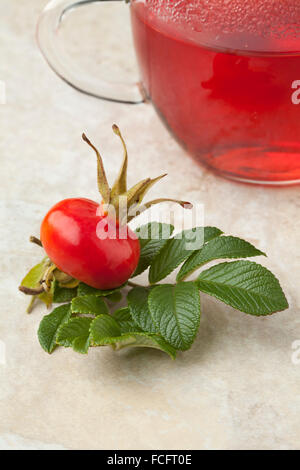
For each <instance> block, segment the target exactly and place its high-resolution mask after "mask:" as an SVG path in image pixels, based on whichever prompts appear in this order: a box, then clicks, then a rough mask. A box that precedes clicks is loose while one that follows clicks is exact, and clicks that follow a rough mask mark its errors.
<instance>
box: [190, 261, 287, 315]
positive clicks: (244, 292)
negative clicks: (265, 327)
mask: <svg viewBox="0 0 300 470" xmlns="http://www.w3.org/2000/svg"><path fill="white" fill-rule="evenodd" d="M196 284H197V286H198V288H199V289H200V290H201V291H202V292H205V293H206V294H209V295H212V296H213V297H216V298H217V299H219V300H221V301H222V302H225V303H226V304H228V305H231V307H234V308H236V309H238V310H240V311H242V312H245V313H250V314H252V315H269V314H271V313H275V312H278V311H281V310H284V309H286V308H287V307H288V303H287V300H286V298H285V295H284V293H283V291H282V289H281V287H280V284H279V282H278V280H277V279H276V277H275V276H274V274H272V273H271V272H270V271H268V269H267V268H265V267H263V266H261V265H259V264H256V263H254V262H252V261H234V262H231V263H220V264H217V265H216V266H213V267H211V268H210V269H207V270H205V271H203V272H201V274H200V276H199V277H198V279H197V281H196Z"/></svg>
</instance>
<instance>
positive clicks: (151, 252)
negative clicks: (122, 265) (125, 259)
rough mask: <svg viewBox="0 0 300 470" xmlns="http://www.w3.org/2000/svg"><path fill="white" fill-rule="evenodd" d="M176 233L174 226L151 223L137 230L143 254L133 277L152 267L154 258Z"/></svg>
mask: <svg viewBox="0 0 300 470" xmlns="http://www.w3.org/2000/svg"><path fill="white" fill-rule="evenodd" d="M173 231H174V227H173V225H169V224H162V223H159V222H151V223H149V224H146V225H142V226H141V227H139V228H137V229H136V231H135V232H136V234H137V236H138V237H139V240H140V246H141V254H140V260H139V264H138V266H137V268H136V270H135V272H134V274H133V275H132V276H131V277H135V276H138V275H139V274H141V273H142V272H144V271H145V269H147V268H148V266H150V264H151V263H152V260H153V259H154V257H155V256H156V255H157V254H158V253H159V251H160V250H161V249H162V247H163V246H164V245H165V244H166V242H167V241H168V239H169V238H170V236H171V235H172V233H173Z"/></svg>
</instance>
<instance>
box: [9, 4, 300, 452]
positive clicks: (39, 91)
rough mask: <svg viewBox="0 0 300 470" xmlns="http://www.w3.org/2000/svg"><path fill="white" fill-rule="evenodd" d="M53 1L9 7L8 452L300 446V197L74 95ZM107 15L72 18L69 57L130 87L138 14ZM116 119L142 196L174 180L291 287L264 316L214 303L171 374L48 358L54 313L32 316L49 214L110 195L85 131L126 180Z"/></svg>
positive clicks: (147, 354) (103, 356)
mask: <svg viewBox="0 0 300 470" xmlns="http://www.w3.org/2000/svg"><path fill="white" fill-rule="evenodd" d="M45 3H46V2H45V1H40V0H26V2H25V1H20V0H1V1H0V80H2V81H5V83H6V92H7V102H6V104H5V105H0V160H1V185H0V204H1V228H0V244H1V245H0V250H1V253H0V255H1V256H0V275H1V282H0V291H1V315H0V340H1V341H2V342H3V343H1V344H2V345H3V344H5V347H6V364H0V382H1V386H0V447H3V448H41V449H45V448H70V449H76V448H81V449H87V448H92V449H108V448H112V449H134V448H145V449H166V448H168V449H176V448H181V449H195V448H196V449H232V448H234V449H267V448H268V449H277V448H280V449H296V448H299V435H300V421H299V417H300V416H299V415H300V393H299V392H300V364H299V365H296V364H293V363H292V360H291V357H292V353H293V349H292V343H293V342H294V341H295V340H300V319H299V318H300V317H299V304H300V294H299V281H300V275H299V261H300V260H299V242H300V235H299V234H300V226H299V208H300V198H299V187H290V188H281V189H271V188H270V189H266V188H259V187H251V186H246V185H240V184H235V183H232V182H229V181H226V180H223V179H220V178H218V177H216V176H214V175H212V174H211V173H208V172H206V170H203V169H202V168H200V167H198V166H196V165H195V164H194V163H193V161H192V160H191V159H189V158H188V157H187V156H186V155H185V154H184V151H183V150H182V149H181V148H179V146H178V145H177V144H176V142H175V141H174V140H173V139H172V137H171V136H170V135H169V134H168V132H167V130H166V129H165V128H164V126H163V124H162V123H161V122H160V120H159V118H158V117H157V116H156V114H155V112H154V110H153V108H152V107H151V105H141V106H131V107H130V106H125V105H119V104H113V103H109V102H104V101H99V100H96V99H93V98H90V97H87V96H84V95H82V94H80V93H78V92H76V91H75V90H73V89H72V88H70V87H68V86H67V85H66V84H65V83H63V82H62V81H61V80H60V79H59V78H58V77H57V76H56V75H55V74H54V73H53V72H52V71H51V70H50V69H49V67H48V66H47V64H46V63H45V61H44V59H43V58H42V56H41V54H40V52H39V50H38V48H37V46H36V43H35V38H34V33H35V25H36V22H37V18H38V15H39V13H40V11H41V10H42V8H43V6H44V5H45ZM98 8H99V7H98ZM118 8H119V9H118ZM102 14H103V15H104V17H103V19H104V23H103V21H101V19H100V11H99V10H97V12H96V11H95V10H94V11H93V12H92V13H91V11H90V12H88V11H84V12H83V13H82V15H83V16H82V18H83V19H84V22H83V21H79V19H78V18H79V17H78V15H77V16H76V14H75V16H74V24H75V23H76V22H77V23H76V28H75V30H74V28H73V29H72V28H71V26H70V24H71V23H70V24H69V20H67V23H66V27H65V29H64V31H63V35H65V40H66V41H67V40H68V44H69V46H68V50H69V53H70V54H72V55H73V57H74V59H76V60H77V61H78V63H79V64H80V66H82V67H85V68H86V69H87V70H89V71H90V72H93V73H97V70H98V68H97V67H99V64H101V62H103V61H105V60H106V59H108V58H110V56H111V57H112V58H113V59H114V62H115V63H117V64H119V66H120V67H121V69H124V70H125V72H126V73H128V75H129V74H130V71H131V67H132V66H131V56H130V54H129V52H128V51H129V49H130V44H129V39H126V38H125V36H126V34H125V33H126V28H125V33H124V34H125V36H124V37H123V29H124V25H125V24H126V21H127V15H126V7H124V8H122V7H121V8H120V7H119V6H114V7H113V9H111V10H107V9H105V12H102V11H101V15H102ZM109 20H110V21H109ZM127 30H128V28H127ZM121 33H122V40H121V41H120V36H119V34H121ZM79 39H81V40H79ZM105 41H107V44H106V43H105ZM116 41H117V44H122V47H118V46H116ZM127 41H128V42H127ZM98 45H99V46H101V47H99V49H101V50H102V49H104V50H105V51H106V52H104V54H102V55H101V54H100V50H99V58H98V59H97V60H96V61H94V60H93V57H94V56H93V54H94V52H93V51H97V46H98ZM108 45H109V46H110V47H111V48H112V53H110V52H109V53H108V52H107V51H109V50H110V49H105V47H104V46H108ZM92 47H93V48H94V49H92ZM115 121H116V122H117V123H118V124H119V126H120V127H121V129H122V130H123V133H124V136H125V138H126V140H127V142H128V148H129V152H130V157H131V159H130V170H131V183H133V182H135V181H136V180H137V179H138V178H143V177H145V176H156V175H157V174H161V173H163V172H167V173H168V174H169V176H168V179H166V181H165V186H164V189H163V190H161V188H162V183H161V185H160V186H157V188H154V189H153V190H152V195H153V197H157V196H158V195H159V194H160V193H161V191H163V193H164V194H165V195H166V196H176V197H179V198H183V199H186V200H191V201H193V202H196V203H197V202H198V203H202V204H204V208H205V222H206V224H212V225H216V226H219V227H220V228H222V229H223V230H224V232H227V233H230V234H234V235H237V236H241V237H245V238H247V239H248V240H249V241H250V242H252V243H255V244H256V245H257V246H258V248H260V249H261V250H263V251H267V253H268V255H269V257H268V259H266V260H262V262H263V263H264V264H265V265H266V266H268V267H269V268H271V269H272V271H274V272H275V273H276V274H277V276H278V277H279V278H280V280H281V283H282V286H283V288H284V290H285V292H286V293H287V296H288V300H289V302H290V305H291V308H290V309H289V311H287V312H284V313H280V314H277V315H274V316H272V317H269V318H261V319H260V318H252V317H251V316H247V315H244V314H242V313H239V312H236V311H234V310H233V309H231V308H230V307H227V306H224V305H222V304H220V303H218V302H217V301H215V300H214V299H212V298H209V297H208V296H204V295H203V297H202V310H203V314H202V321H201V322H202V325H201V328H200V332H199V335H198V337H197V340H196V342H195V344H194V346H193V347H192V349H191V350H190V351H188V352H186V353H185V354H179V357H178V359H177V360H176V361H175V362H172V361H171V360H170V359H169V358H168V357H167V356H165V355H163V354H162V353H160V352H158V351H152V350H135V351H130V352H124V353H120V354H114V353H113V352H112V351H111V350H106V349H104V348H103V349H95V350H93V351H91V353H89V355H88V356H80V355H76V354H75V353H73V352H72V351H70V350H68V349H66V350H63V349H61V350H57V351H55V353H54V354H53V355H52V356H48V355H47V354H46V353H45V352H44V351H43V350H42V349H41V348H40V346H39V344H38V341H37V337H36V330H37V327H38V324H39V321H40V319H41V316H42V313H43V311H44V309H43V308H42V307H41V308H37V309H35V310H34V312H33V313H32V315H30V316H26V315H25V314H24V310H25V307H26V301H27V299H26V298H25V297H24V296H23V295H22V294H21V293H18V291H17V286H18V282H19V280H20V278H21V277H22V275H23V274H24V273H25V271H26V269H28V268H29V267H30V266H31V265H32V264H33V263H34V262H35V261H38V260H39V259H40V257H41V254H40V251H39V248H38V247H35V246H33V245H30V244H29V243H28V242H27V239H28V236H29V235H30V234H36V235H38V232H39V223H40V220H41V217H42V216H43V214H44V213H45V211H46V210H47V209H48V208H49V207H50V206H51V205H53V204H54V203H55V202H57V201H58V200H59V199H61V198H64V197H69V196H86V197H91V198H94V199H95V198H97V197H98V196H97V192H96V181H95V160H94V158H93V155H91V153H90V151H89V149H88V148H87V147H86V146H85V145H84V144H83V143H82V141H81V138H80V135H81V132H82V131H83V130H84V131H85V132H87V133H88V135H89V136H90V137H91V138H92V139H93V140H94V141H95V143H97V144H98V145H99V146H100V147H101V149H102V154H103V155H104V159H105V163H106V166H107V168H108V173H109V176H110V177H111V178H112V177H113V176H114V175H115V174H116V173H117V167H118V165H119V163H120V159H121V154H120V152H121V150H120V143H119V142H118V140H117V139H116V138H115V137H114V136H113V134H112V132H111V124H112V123H113V122H115Z"/></svg>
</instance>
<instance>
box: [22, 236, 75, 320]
mask: <svg viewBox="0 0 300 470" xmlns="http://www.w3.org/2000/svg"><path fill="white" fill-rule="evenodd" d="M29 241H30V242H31V243H35V244H36V245H38V246H40V247H43V245H42V242H41V240H39V239H38V238H37V237H34V236H31V237H30V238H29ZM40 266H41V270H40V276H39V279H36V286H34V287H27V286H26V285H23V284H21V285H20V286H19V290H20V291H21V292H23V294H27V295H31V296H32V299H31V302H30V304H29V306H28V308H27V313H30V312H31V310H32V307H33V304H34V301H35V299H36V298H37V297H39V296H42V295H45V294H48V296H49V299H50V298H51V296H52V294H51V292H52V287H53V281H56V282H57V283H58V284H59V286H60V287H68V288H73V287H77V285H78V284H79V281H78V280H77V279H74V278H72V277H71V276H69V275H68V274H66V273H64V272H62V271H60V270H59V269H58V268H57V266H56V265H55V264H54V263H53V262H52V261H51V260H50V259H49V258H48V257H47V256H46V257H45V258H44V259H43V261H42V263H41V264H40ZM44 301H45V299H44ZM46 303H47V301H46ZM50 303H51V301H49V304H50Z"/></svg>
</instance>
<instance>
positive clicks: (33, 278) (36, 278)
mask: <svg viewBox="0 0 300 470" xmlns="http://www.w3.org/2000/svg"><path fill="white" fill-rule="evenodd" d="M47 260H48V258H44V259H43V260H42V261H41V262H40V263H39V264H36V265H35V266H34V267H33V268H31V269H30V271H29V272H28V273H27V274H26V276H25V277H24V279H23V280H22V282H21V286H24V287H29V288H30V289H37V288H38V287H40V280H41V279H42V277H43V274H44V272H45V269H46V266H45V263H46V261H47Z"/></svg>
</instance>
